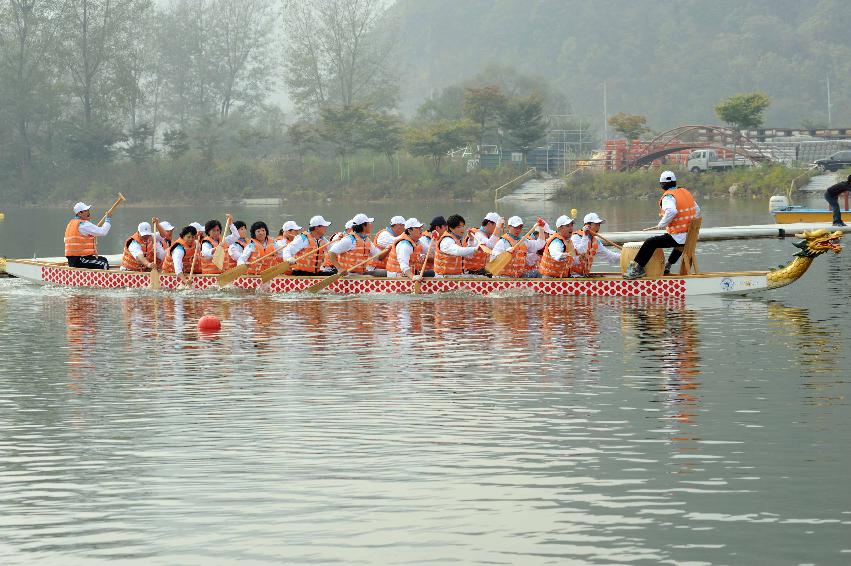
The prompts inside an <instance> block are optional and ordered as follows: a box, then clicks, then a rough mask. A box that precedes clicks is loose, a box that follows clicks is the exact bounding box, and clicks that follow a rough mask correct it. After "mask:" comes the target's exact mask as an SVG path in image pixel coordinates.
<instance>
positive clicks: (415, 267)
mask: <svg viewBox="0 0 851 566" xmlns="http://www.w3.org/2000/svg"><path fill="white" fill-rule="evenodd" d="M402 242H408V243H410V244H411V245H412V246H413V247H414V252H413V253H412V254H411V259H410V261H409V262H408V265H409V267H410V268H411V272H412V273H413V274H414V275H419V273H420V268H421V267H422V266H423V259H422V257H421V256H422V254H423V247H422V246H421V245H420V243H419V242H415V241H414V240H412V239H411V237H410V236H408V235H407V234H403V235H402V236H400V237H399V241H398V242H396V244H395V245H394V246H393V249H392V250H390V254H389V256H388V257H387V271H388V272H393V273H400V274H401V273H402V266H401V265H399V258H398V257H397V255H396V249H397V248H398V247H399V246H400V245H401V244H402Z"/></svg>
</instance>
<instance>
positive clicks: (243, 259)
mask: <svg viewBox="0 0 851 566" xmlns="http://www.w3.org/2000/svg"><path fill="white" fill-rule="evenodd" d="M266 241H267V242H268V241H269V238H266ZM231 247H233V246H231ZM256 247H257V246H255V245H254V242H253V241H251V242H249V243H248V245H247V246H245V248H244V249H243V250H242V255H240V256H239V258H238V259H237V260H236V264H237V265H242V264H243V263H248V258H250V257H251V254H252V253H254V249H255V248H256ZM273 247H274V248H275V249H278V247H277V246H275V245H274V243H273ZM270 255H276V254H270Z"/></svg>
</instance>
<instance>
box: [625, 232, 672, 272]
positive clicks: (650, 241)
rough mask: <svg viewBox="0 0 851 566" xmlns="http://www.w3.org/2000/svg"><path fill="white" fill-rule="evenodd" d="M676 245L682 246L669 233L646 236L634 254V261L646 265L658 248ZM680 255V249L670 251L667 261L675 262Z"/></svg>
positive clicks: (642, 265)
mask: <svg viewBox="0 0 851 566" xmlns="http://www.w3.org/2000/svg"><path fill="white" fill-rule="evenodd" d="M677 246H682V244H678V243H677V241H676V240H675V239H674V237H673V236H671V235H670V234H662V235H661V236H653V237H651V238H647V239H646V240H644V243H643V244H641V249H639V250H638V254H636V256H635V263H637V264H638V265H640V266H641V267H644V266H645V265H647V262H648V261H650V258H651V257H653V253H654V252H655V251H656V250H658V249H659V248H675V247H677ZM681 255H683V252H681V251H680V250H674V251H672V252H671V255H670V256H668V263H670V264H672V265H673V264H675V263H677V260H678V259H680V256H681Z"/></svg>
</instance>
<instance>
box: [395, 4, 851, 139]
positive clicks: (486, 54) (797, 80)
mask: <svg viewBox="0 0 851 566" xmlns="http://www.w3.org/2000/svg"><path fill="white" fill-rule="evenodd" d="M394 11H395V13H396V15H397V17H398V18H399V22H400V26H401V29H400V30H399V31H400V38H401V40H400V50H401V57H400V64H401V77H402V81H401V84H402V100H403V104H404V109H405V110H406V111H410V110H411V109H413V108H416V106H417V105H418V104H419V103H420V102H422V100H423V97H424V96H428V95H429V94H430V93H432V92H435V91H437V90H440V89H442V88H444V87H446V86H448V85H450V84H453V83H458V82H462V81H464V80H465V79H469V78H470V77H472V76H474V75H476V74H477V73H479V72H481V71H482V70H483V69H484V68H485V67H487V66H489V65H494V64H497V65H503V66H508V67H513V68H515V69H516V70H518V71H522V72H523V73H531V74H537V75H540V76H541V77H543V78H546V79H548V80H549V81H552V83H553V84H554V85H555V86H556V87H557V88H558V89H560V90H562V91H563V92H564V94H565V95H566V98H567V100H569V101H570V104H571V106H572V108H570V109H566V110H572V111H574V112H577V113H579V114H581V115H583V116H585V117H587V118H590V119H591V120H592V121H593V122H595V123H600V122H602V114H603V110H602V108H603V102H602V83H603V81H604V80H605V81H606V84H607V90H608V113H609V115H611V114H614V113H616V112H619V111H624V112H627V113H633V114H643V115H645V116H647V118H648V125H649V126H650V127H651V128H653V129H654V130H660V129H665V128H668V127H673V126H676V125H680V124H684V123H706V122H709V123H718V119H717V118H716V117H715V115H714V111H713V108H714V106H715V105H716V104H717V103H718V102H719V101H720V100H721V99H723V98H726V97H728V96H731V95H733V94H737V93H741V92H749V91H754V90H761V91H764V92H766V93H767V94H768V95H769V96H770V97H771V99H772V104H771V106H770V108H769V109H768V111H767V112H766V115H765V118H766V119H765V124H766V125H767V126H778V127H779V126H787V127H797V126H801V125H802V124H807V123H808V124H817V125H821V124H826V123H827V89H826V82H825V78H826V77H827V76H828V75H829V76H830V89H831V98H832V102H833V105H832V124H833V125H834V126H851V94H850V93H849V91H851V29H849V27H848V23H849V22H851V2H849V1H848V0H820V1H810V2H801V1H800V0H748V1H747V2H742V1H741V0H711V1H706V0H676V1H668V2H661V1H655V0H654V1H651V0H596V1H585V0H582V1H578V0H525V1H519V0H465V1H463V2H459V1H458V0H428V1H423V0H398V2H397V4H396V6H395V7H394Z"/></svg>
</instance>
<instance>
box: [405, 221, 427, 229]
mask: <svg viewBox="0 0 851 566" xmlns="http://www.w3.org/2000/svg"><path fill="white" fill-rule="evenodd" d="M422 226H423V223H422V222H420V221H419V220H417V219H416V218H408V219H407V220H405V230H407V229H408V228H422Z"/></svg>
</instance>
